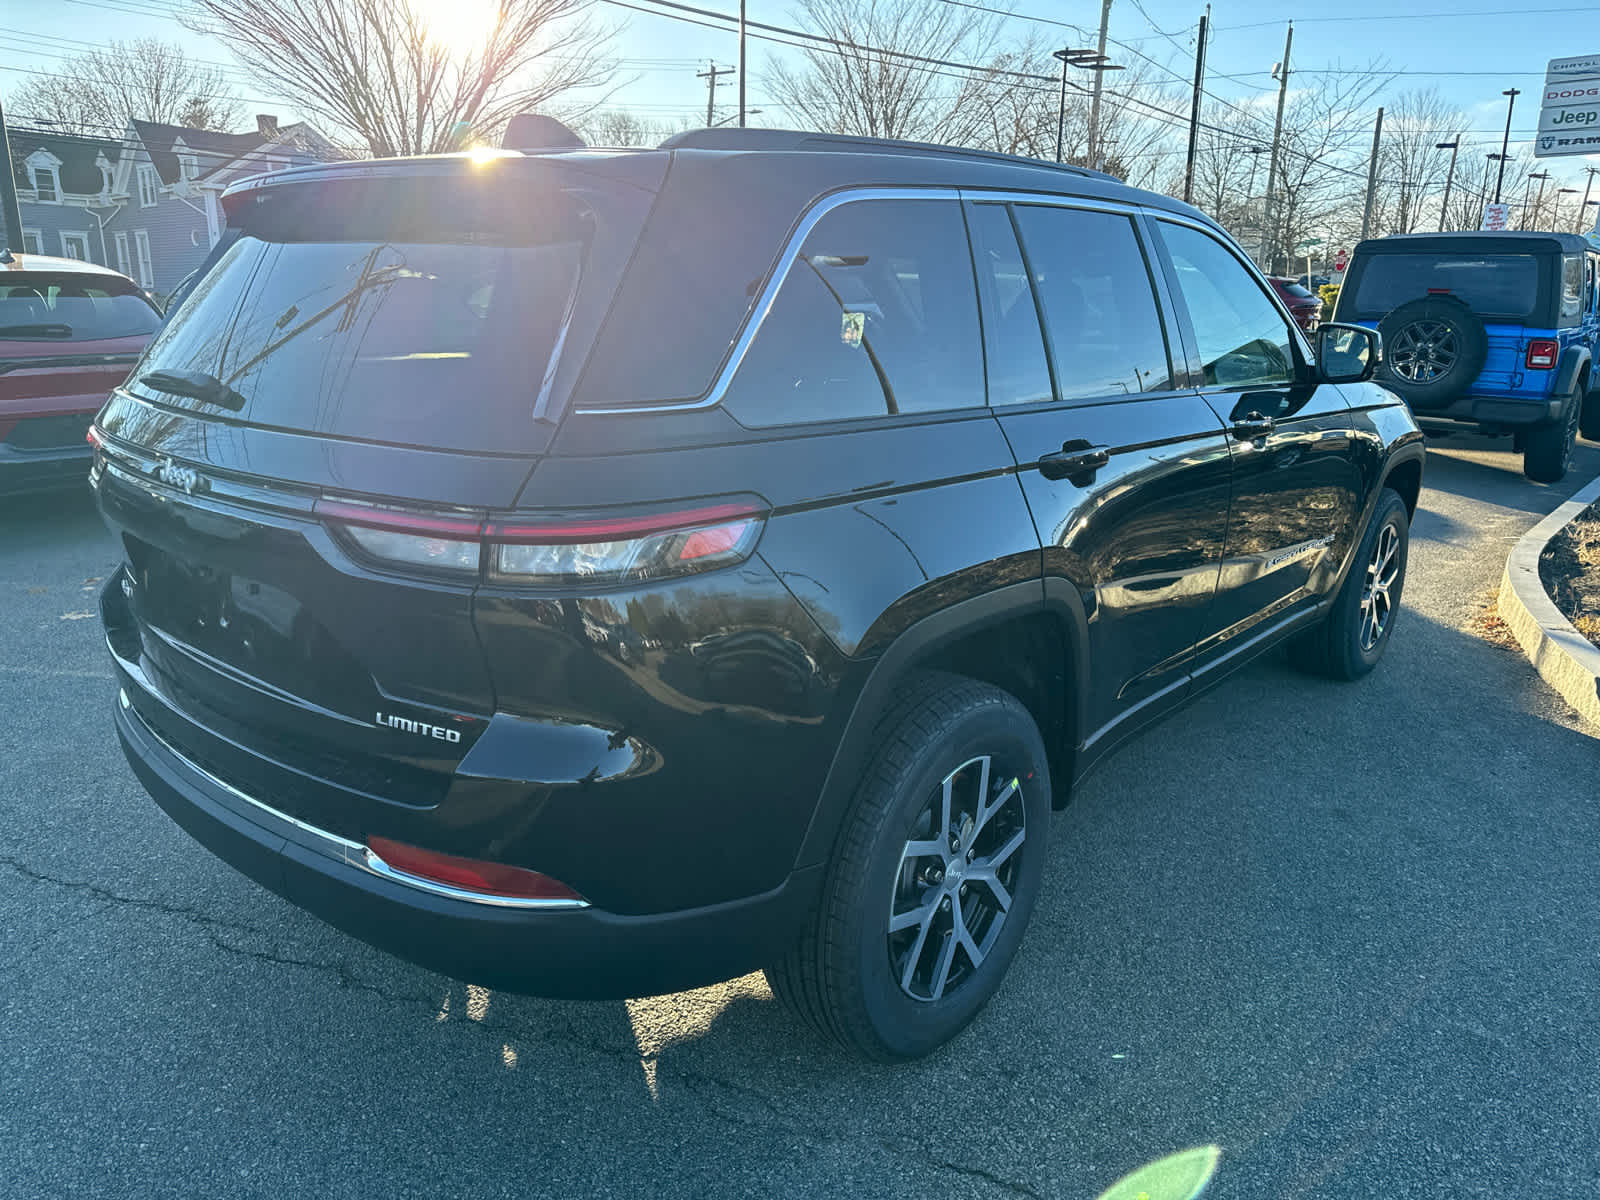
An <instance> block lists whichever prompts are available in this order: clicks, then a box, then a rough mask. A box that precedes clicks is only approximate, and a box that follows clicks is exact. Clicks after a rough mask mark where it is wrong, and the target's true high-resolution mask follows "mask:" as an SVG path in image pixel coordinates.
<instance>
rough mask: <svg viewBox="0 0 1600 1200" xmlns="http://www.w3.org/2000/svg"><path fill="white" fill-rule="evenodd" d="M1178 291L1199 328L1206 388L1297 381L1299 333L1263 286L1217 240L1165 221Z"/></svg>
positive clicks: (1197, 334)
mask: <svg viewBox="0 0 1600 1200" xmlns="http://www.w3.org/2000/svg"><path fill="white" fill-rule="evenodd" d="M1161 236H1162V237H1163V238H1164V239H1165V240H1166V243H1167V249H1168V252H1169V253H1170V255H1171V258H1172V265H1173V267H1174V274H1175V276H1176V278H1177V282H1178V291H1179V292H1180V293H1181V294H1182V296H1183V300H1184V304H1185V306H1186V307H1187V308H1188V310H1189V320H1190V322H1191V323H1192V324H1193V325H1194V336H1195V343H1196V349H1197V350H1198V351H1199V354H1200V362H1201V365H1202V367H1203V369H1204V372H1205V386H1206V387H1222V388H1241V387H1274V386H1278V385H1282V384H1287V383H1293V382H1294V379H1295V359H1294V350H1293V348H1292V344H1293V341H1294V334H1293V333H1292V332H1291V330H1290V326H1289V323H1288V322H1287V321H1286V320H1284V318H1283V316H1282V315H1281V314H1280V313H1279V311H1278V307H1277V306H1276V305H1275V304H1273V303H1272V301H1271V300H1269V299H1268V298H1267V294H1266V292H1265V291H1263V290H1262V288H1261V285H1260V284H1259V283H1258V282H1257V281H1256V279H1255V278H1254V276H1252V275H1251V274H1250V272H1249V271H1248V270H1246V269H1245V266H1244V264H1243V263H1241V262H1240V261H1239V260H1238V259H1237V258H1235V257H1234V255H1233V254H1232V252H1231V251H1229V250H1228V249H1227V247H1225V246H1224V245H1223V244H1222V243H1221V242H1219V241H1217V239H1216V238H1214V237H1211V236H1210V235H1209V234H1205V233H1201V232H1200V231H1199V230H1198V229H1192V228H1190V227H1189V226H1187V225H1173V224H1170V223H1168V222H1165V221H1164V222H1162V223H1161Z"/></svg>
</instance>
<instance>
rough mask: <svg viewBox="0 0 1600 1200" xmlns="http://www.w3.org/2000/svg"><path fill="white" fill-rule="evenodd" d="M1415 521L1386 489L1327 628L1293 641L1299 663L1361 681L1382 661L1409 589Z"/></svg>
mask: <svg viewBox="0 0 1600 1200" xmlns="http://www.w3.org/2000/svg"><path fill="white" fill-rule="evenodd" d="M1410 538H1411V521H1410V517H1409V515H1408V513H1407V511H1406V502H1405V501H1404V500H1403V499H1401V498H1400V493H1399V492H1396V491H1395V490H1394V489H1392V488H1384V490H1383V493H1382V495H1380V496H1379V497H1378V506H1377V509H1376V511H1374V512H1373V514H1372V521H1371V523H1370V524H1369V525H1368V526H1367V533H1366V536H1365V537H1363V538H1362V539H1361V545H1360V547H1358V548H1357V550H1356V557H1355V561H1353V562H1352V563H1351V564H1350V572H1349V574H1348V575H1346V576H1345V581H1344V586H1343V587H1341V588H1340V589H1339V594H1338V595H1337V596H1336V597H1335V598H1334V601H1333V608H1332V609H1331V610H1330V611H1329V613H1328V615H1327V617H1326V618H1325V619H1324V620H1323V622H1322V624H1320V625H1318V626H1317V627H1316V628H1314V629H1309V630H1307V631H1306V632H1305V633H1304V634H1302V635H1301V636H1300V637H1299V638H1298V639H1297V640H1296V641H1295V642H1293V643H1291V647H1290V653H1291V655H1292V657H1293V658H1294V660H1295V662H1296V664H1297V665H1299V666H1300V667H1301V668H1303V669H1304V670H1307V671H1311V672H1313V673H1314V674H1317V675H1325V676H1327V677H1328V678H1330V679H1344V680H1351V679H1359V678H1361V676H1363V675H1365V674H1366V673H1367V672H1368V671H1370V670H1372V668H1373V667H1375V666H1377V665H1378V660H1379V659H1381V658H1382V657H1383V652H1384V650H1385V649H1386V648H1387V647H1388V645H1389V637H1390V635H1391V634H1392V633H1393V632H1394V622H1395V617H1396V616H1397V615H1398V614H1399V610H1400V593H1401V592H1402V591H1403V590H1404V588H1405V582H1406V559H1407V555H1408V550H1409V546H1410Z"/></svg>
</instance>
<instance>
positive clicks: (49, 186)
mask: <svg viewBox="0 0 1600 1200" xmlns="http://www.w3.org/2000/svg"><path fill="white" fill-rule="evenodd" d="M33 188H34V193H35V195H37V196H38V198H39V203H41V204H60V203H61V181H60V179H59V177H58V176H57V175H56V172H55V168H54V167H35V168H34V169H33Z"/></svg>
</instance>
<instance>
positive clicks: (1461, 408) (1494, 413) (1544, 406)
mask: <svg viewBox="0 0 1600 1200" xmlns="http://www.w3.org/2000/svg"><path fill="white" fill-rule="evenodd" d="M1413 415H1414V416H1415V417H1416V419H1417V424H1418V425H1420V426H1421V427H1422V428H1423V429H1429V428H1433V429H1463V428H1484V427H1487V428H1489V429H1490V430H1495V429H1510V428H1522V427H1525V426H1529V425H1544V424H1547V423H1549V422H1551V421H1556V420H1559V419H1560V417H1561V398H1560V397H1558V396H1471V395H1468V396H1462V397H1461V398H1459V399H1458V400H1455V401H1452V402H1451V403H1450V404H1449V405H1447V406H1446V407H1444V408H1442V409H1433V410H1429V411H1426V412H1415V411H1414V412H1413Z"/></svg>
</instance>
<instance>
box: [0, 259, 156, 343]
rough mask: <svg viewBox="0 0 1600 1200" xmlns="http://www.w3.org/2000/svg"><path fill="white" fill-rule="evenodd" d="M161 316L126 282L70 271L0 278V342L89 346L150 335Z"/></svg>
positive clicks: (12, 273)
mask: <svg viewBox="0 0 1600 1200" xmlns="http://www.w3.org/2000/svg"><path fill="white" fill-rule="evenodd" d="M160 323H161V314H160V313H159V312H157V311H156V308H155V306H154V305H153V304H151V303H150V301H149V300H148V299H146V298H145V295H144V293H143V292H141V291H140V290H139V289H138V288H137V287H136V286H135V285H134V284H133V283H132V282H131V281H130V280H125V279H113V278H110V277H107V276H104V275H85V274H82V273H80V272H76V271H62V272H59V273H55V274H50V273H43V272H35V271H17V272H7V273H6V274H5V276H4V277H3V278H0V340H5V341H29V342H89V341H95V340H97V339H100V338H122V337H142V336H146V335H148V334H151V333H154V332H155V329H156V326H157V325H159V324H160Z"/></svg>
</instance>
